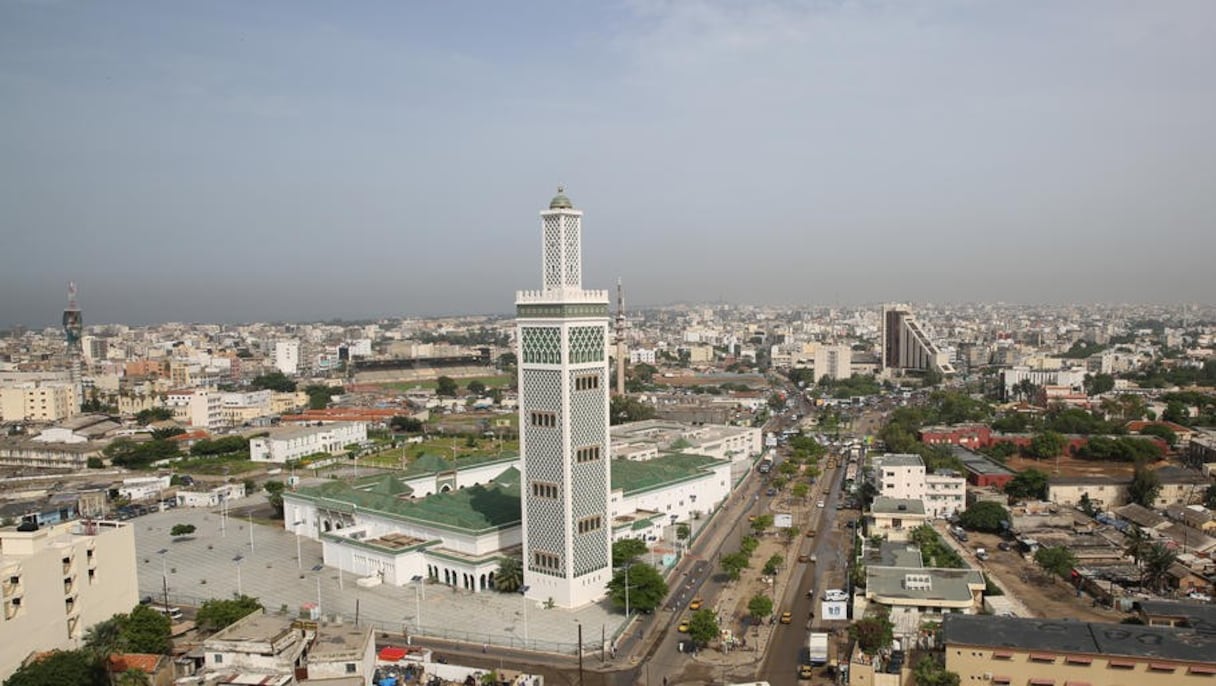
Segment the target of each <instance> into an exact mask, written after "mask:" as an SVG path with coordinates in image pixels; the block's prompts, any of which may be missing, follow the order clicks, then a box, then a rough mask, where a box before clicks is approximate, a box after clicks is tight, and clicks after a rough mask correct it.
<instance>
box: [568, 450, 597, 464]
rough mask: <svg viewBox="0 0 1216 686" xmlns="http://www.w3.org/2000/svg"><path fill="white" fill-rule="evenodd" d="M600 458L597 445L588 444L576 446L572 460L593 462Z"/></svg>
mask: <svg viewBox="0 0 1216 686" xmlns="http://www.w3.org/2000/svg"><path fill="white" fill-rule="evenodd" d="M598 459H600V447H599V446H598V445H588V446H583V447H582V448H578V449H576V450H575V451H574V461H575V462H578V463H580V464H581V463H583V462H594V461H596V460H598Z"/></svg>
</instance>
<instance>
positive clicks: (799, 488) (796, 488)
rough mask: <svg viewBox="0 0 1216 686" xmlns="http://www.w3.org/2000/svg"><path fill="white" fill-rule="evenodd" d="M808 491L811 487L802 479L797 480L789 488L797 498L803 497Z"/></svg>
mask: <svg viewBox="0 0 1216 686" xmlns="http://www.w3.org/2000/svg"><path fill="white" fill-rule="evenodd" d="M810 492H811V487H810V486H808V485H807V484H806V483H805V482H803V481H799V482H798V483H796V484H794V485H793V487H791V488H790V494H791V495H793V496H794V497H795V498H798V499H799V500H802V499H805V498H806V496H807V495H808V494H809V493H810Z"/></svg>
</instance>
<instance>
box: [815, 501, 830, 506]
mask: <svg viewBox="0 0 1216 686" xmlns="http://www.w3.org/2000/svg"><path fill="white" fill-rule="evenodd" d="M826 505H827V502H825V501H823V500H820V501H819V502H818V503H816V504H815V506H816V507H824V506H826Z"/></svg>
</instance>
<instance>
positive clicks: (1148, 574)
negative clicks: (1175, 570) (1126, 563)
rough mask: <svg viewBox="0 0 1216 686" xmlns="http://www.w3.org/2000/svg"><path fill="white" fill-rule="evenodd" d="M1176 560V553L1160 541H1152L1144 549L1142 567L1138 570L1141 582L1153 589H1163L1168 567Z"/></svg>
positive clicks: (1167, 575)
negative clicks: (1152, 542)
mask: <svg viewBox="0 0 1216 686" xmlns="http://www.w3.org/2000/svg"><path fill="white" fill-rule="evenodd" d="M1177 561H1178V553H1176V552H1174V551H1173V550H1170V549H1169V548H1167V547H1166V546H1165V545H1164V544H1162V543H1154V544H1152V545H1150V546H1148V548H1146V549H1145V551H1144V567H1143V568H1142V570H1141V572H1140V578H1141V583H1143V584H1144V585H1145V586H1148V587H1149V588H1151V589H1153V590H1154V591H1157V592H1161V591H1162V590H1163V589H1164V586H1165V582H1166V579H1168V578H1169V571H1170V567H1172V566H1173V565H1174V563H1175V562H1177Z"/></svg>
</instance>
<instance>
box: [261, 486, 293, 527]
mask: <svg viewBox="0 0 1216 686" xmlns="http://www.w3.org/2000/svg"><path fill="white" fill-rule="evenodd" d="M262 489H263V490H265V491H266V502H268V503H270V506H271V507H273V508H274V516H275V519H282V518H283V491H285V490H287V484H284V483H283V482H282V481H277V480H275V479H271V480H269V481H267V482H266V483H264V484H262Z"/></svg>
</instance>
